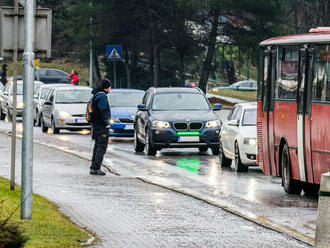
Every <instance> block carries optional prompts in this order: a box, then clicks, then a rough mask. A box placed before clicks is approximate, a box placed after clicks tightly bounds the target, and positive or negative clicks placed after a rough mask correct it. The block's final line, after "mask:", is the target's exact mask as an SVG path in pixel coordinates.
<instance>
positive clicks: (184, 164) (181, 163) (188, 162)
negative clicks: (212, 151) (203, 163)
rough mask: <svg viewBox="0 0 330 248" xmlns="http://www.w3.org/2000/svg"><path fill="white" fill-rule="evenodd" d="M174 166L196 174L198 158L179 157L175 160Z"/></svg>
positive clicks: (198, 165) (198, 166)
mask: <svg viewBox="0 0 330 248" xmlns="http://www.w3.org/2000/svg"><path fill="white" fill-rule="evenodd" d="M176 166H177V167H179V168H182V169H185V170H187V171H190V172H193V173H196V174H197V173H198V172H199V169H200V159H186V158H180V159H178V160H177V161H176Z"/></svg>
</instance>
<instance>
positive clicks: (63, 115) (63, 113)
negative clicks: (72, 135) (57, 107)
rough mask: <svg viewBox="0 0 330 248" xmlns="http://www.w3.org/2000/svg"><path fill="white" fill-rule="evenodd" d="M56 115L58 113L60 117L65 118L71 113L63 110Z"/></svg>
mask: <svg viewBox="0 0 330 248" xmlns="http://www.w3.org/2000/svg"><path fill="white" fill-rule="evenodd" d="M58 115H59V117H60V118H63V119H67V118H69V117H71V115H70V114H69V113H68V112H65V111H60V112H59V113H58Z"/></svg>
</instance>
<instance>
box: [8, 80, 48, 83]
mask: <svg viewBox="0 0 330 248" xmlns="http://www.w3.org/2000/svg"><path fill="white" fill-rule="evenodd" d="M8 83H10V84H13V83H14V81H9V82H8ZM17 83H18V84H23V80H17ZM34 83H35V84H44V83H43V82H41V81H36V80H35V81H34Z"/></svg>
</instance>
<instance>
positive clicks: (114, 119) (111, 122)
mask: <svg viewBox="0 0 330 248" xmlns="http://www.w3.org/2000/svg"><path fill="white" fill-rule="evenodd" d="M116 122H119V119H118V118H111V119H110V121H109V123H110V124H115V123H116Z"/></svg>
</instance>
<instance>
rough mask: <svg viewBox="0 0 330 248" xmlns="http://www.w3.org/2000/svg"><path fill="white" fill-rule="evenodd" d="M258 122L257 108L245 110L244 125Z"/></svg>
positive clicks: (253, 124)
mask: <svg viewBox="0 0 330 248" xmlns="http://www.w3.org/2000/svg"><path fill="white" fill-rule="evenodd" d="M256 123H257V110H256V109H247V110H245V111H244V116H243V122H242V125H243V126H255V125H256Z"/></svg>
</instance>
